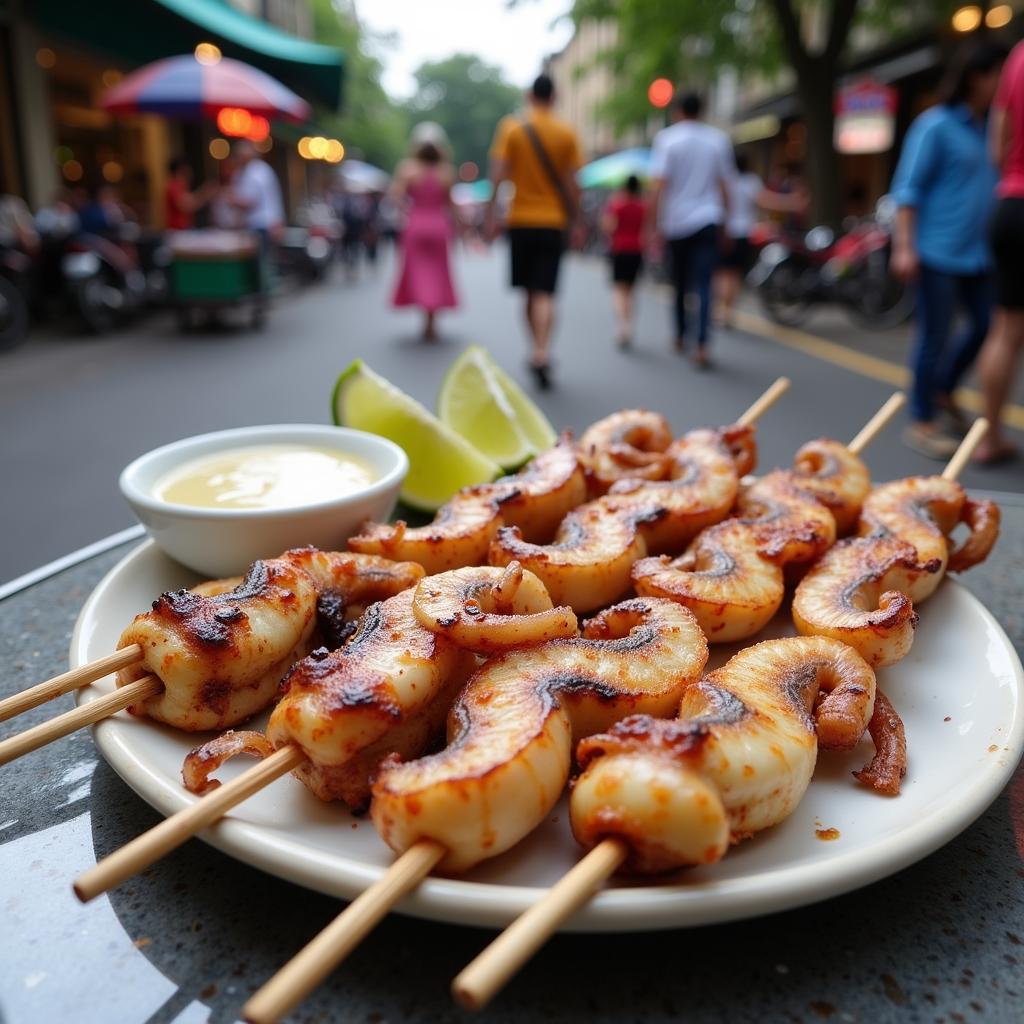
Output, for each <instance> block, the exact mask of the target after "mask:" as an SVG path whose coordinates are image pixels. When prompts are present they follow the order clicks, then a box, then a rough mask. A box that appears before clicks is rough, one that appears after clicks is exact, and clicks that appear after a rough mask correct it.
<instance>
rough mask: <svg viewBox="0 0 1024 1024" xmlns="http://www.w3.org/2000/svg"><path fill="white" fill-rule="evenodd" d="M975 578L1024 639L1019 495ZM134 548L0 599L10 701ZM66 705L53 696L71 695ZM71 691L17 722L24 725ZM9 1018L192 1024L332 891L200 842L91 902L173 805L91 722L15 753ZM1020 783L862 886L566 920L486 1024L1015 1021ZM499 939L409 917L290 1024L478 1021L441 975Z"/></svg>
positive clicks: (0, 936)
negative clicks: (694, 916)
mask: <svg viewBox="0 0 1024 1024" xmlns="http://www.w3.org/2000/svg"><path fill="white" fill-rule="evenodd" d="M1005 497H1006V502H1007V503H1006V504H1004V517H1005V518H1004V534H1003V537H1002V539H1001V540H1000V543H999V547H998V548H997V552H996V556H995V557H993V558H992V559H990V560H989V562H987V563H986V564H985V565H983V566H981V567H979V568H977V569H975V570H972V571H971V572H970V573H968V574H966V575H965V576H964V578H963V581H964V583H965V584H966V585H967V586H968V587H969V588H970V589H971V590H972V591H974V592H975V593H976V594H977V595H978V596H979V597H981V599H982V600H983V601H984V602H985V603H986V604H987V605H988V607H989V608H990V609H991V610H992V611H993V613H994V614H995V615H996V617H997V618H998V619H999V621H1000V622H1001V623H1002V625H1003V627H1004V628H1005V629H1006V631H1007V633H1008V634H1009V636H1010V637H1011V639H1012V640H1013V642H1014V644H1015V646H1016V648H1017V650H1018V652H1021V651H1022V650H1024V605H1022V602H1021V579H1022V573H1021V570H1022V567H1024V507H1022V506H1020V505H1017V504H1009V503H1010V502H1019V500H1020V499H1019V498H1014V497H1012V496H1005ZM127 550H129V549H128V548H126V547H121V548H117V549H115V550H112V551H109V552H107V553H105V554H103V555H100V556H97V557H93V558H90V559H88V560H86V561H84V562H82V563H80V564H78V565H76V566H74V567H73V568H71V569H68V570H66V571H64V572H61V573H60V574H58V575H55V576H52V577H50V578H48V579H46V580H44V581H43V582H40V583H37V584H35V585H33V586H31V587H29V588H28V589H26V590H22V591H21V592H19V593H16V594H14V595H13V596H10V597H8V598H7V599H5V600H3V601H0V695H6V694H9V693H13V692H15V691H17V690H20V689H23V688H24V687H26V686H28V685H30V684H31V683H33V682H36V681H38V680H40V679H44V678H46V677H48V676H50V675H53V674H55V673H57V672H59V671H61V670H62V669H63V668H64V667H65V665H66V661H65V659H66V657H67V650H68V643H69V640H70V636H71V630H72V627H73V625H74V621H75V617H76V616H77V614H78V611H79V609H80V607H81V605H82V603H83V602H84V600H85V599H86V597H87V596H88V594H89V592H90V590H91V589H92V587H93V586H94V585H95V584H96V583H97V582H98V580H99V579H100V577H101V576H102V575H103V574H104V573H105V572H106V571H107V570H108V569H109V568H110V567H111V566H112V565H114V564H115V562H116V561H117V560H118V559H119V558H120V557H122V556H123V555H124V554H125V552H126V551H127ZM58 705H59V707H58ZM70 706H71V699H70V697H65V698H62V699H61V700H60V701H58V702H55V704H54V705H49V706H46V707H43V708H38V709H36V710H35V711H33V712H30V713H28V714H27V715H24V716H22V717H21V718H19V719H17V720H16V721H12V722H7V723H4V724H3V725H0V736H6V735H10V734H11V733H13V732H15V731H17V730H18V729H20V728H22V727H24V726H25V725H28V724H34V723H35V722H37V721H41V720H43V719H44V718H47V717H49V716H51V715H53V714H54V713H55V711H57V710H61V711H63V710H66V709H67V708H68V707H70ZM0 773H2V775H0V778H2V781H3V785H2V789H0V1024H28V1022H32V1024H35V1022H40V1024H44V1022H45V1024H50V1022H56V1021H66V1022H74V1024H92V1022H97V1024H99V1022H102V1024H122V1022H123V1024H169V1022H171V1021H175V1022H181V1024H195V1022H201V1021H213V1022H218V1024H220V1022H232V1021H235V1020H237V1019H238V1014H239V1013H240V1010H241V1006H242V1004H243V1002H244V1001H245V999H246V998H247V996H248V995H249V994H251V993H252V992H253V991H254V990H255V988H256V987H257V986H258V985H259V984H260V983H261V982H262V981H264V980H265V979H266V978H268V977H269V976H270V975H271V974H272V973H273V972H274V970H275V969H276V968H277V967H279V966H280V965H281V963H282V962H283V961H284V959H286V957H287V955H290V954H291V953H292V952H293V951H295V950H297V949H299V948H300V947H301V946H302V945H303V944H304V943H305V942H306V941H307V940H308V939H310V938H311V937H312V936H313V935H314V934H315V933H316V932H317V931H319V929H320V928H321V927H323V926H324V925H325V924H326V923H327V922H328V921H329V920H330V919H331V918H332V917H333V916H334V915H335V914H336V913H337V910H338V907H339V904H338V902H336V901H334V900H331V899H328V898H326V897H323V896H320V895H317V894H314V893H312V892H308V891H306V890H304V889H301V888H299V887H298V886H295V885H292V884H289V883H287V882H282V881H279V880H278V879H276V878H272V877H271V876H269V875H265V874H262V873H260V872H259V871H256V870H254V869H252V868H249V867H246V866H245V865H242V864H239V863H237V862H235V861H233V860H231V859H229V858H228V857H226V856H225V855H223V854H221V853H219V852H217V851H216V850H214V849H212V848H210V847H208V846H206V845H205V844H204V843H202V842H199V841H197V840H193V841H191V842H189V843H188V844H187V845H186V846H184V847H183V848H181V849H179V850H178V851H177V852H175V853H174V854H172V855H171V856H170V857H168V858H166V859H165V860H163V861H161V862H160V863H159V864H157V865H156V866H154V867H153V868H152V869H150V870H148V871H146V872H145V873H144V874H143V875H142V876H141V877H138V878H136V879H133V880H132V881H130V882H129V883H127V884H125V885H123V886H122V887H121V888H119V889H117V890H116V891H115V892H114V893H113V894H112V895H111V896H109V897H106V896H104V897H102V898H101V899H99V900H97V901H95V902H94V903H93V904H90V905H89V906H87V907H83V906H81V905H79V904H78V902H77V901H76V900H75V898H74V897H73V895H72V893H71V888H70V885H69V882H70V880H71V879H72V878H73V877H75V876H76V875H78V874H79V873H80V872H81V871H82V870H84V869H85V868H87V867H89V866H90V865H92V864H93V863H95V861H96V859H97V858H98V857H100V856H103V855H105V854H106V853H108V852H110V851H112V850H114V849H116V848H117V847H119V846H121V845H122V844H123V843H124V842H126V841H127V840H128V839H130V838H132V837H133V836H135V835H137V834H138V833H139V832H141V831H142V830H144V829H146V828H148V827H149V826H151V825H153V824H154V823H155V822H156V821H157V820H158V819H157V815H156V813H155V812H154V811H153V810H152V809H151V808H150V807H149V806H148V805H146V804H145V803H143V802H142V801H141V800H140V799H139V798H138V797H137V796H135V794H134V793H132V792H131V790H129V789H128V787H127V786H126V785H125V784H124V783H123V782H122V781H121V780H120V779H119V778H118V777H117V776H116V775H115V774H114V772H113V771H112V770H111V769H110V768H109V767H108V766H107V765H106V763H105V762H104V761H102V760H100V759H98V756H97V752H96V750H95V748H94V746H93V743H92V739H91V738H90V735H89V733H88V732H82V733H78V734H76V735H74V736H71V737H69V738H67V739H64V740H62V741H61V742H58V743H56V744H53V745H52V746H50V747H47V748H44V749H42V750H39V751H36V752H35V753H34V754H32V755H29V756H27V757H25V758H23V759H21V760H20V761H17V762H15V763H14V764H13V765H9V766H7V767H5V768H3V769H0ZM1022 880H1024V775H1022V772H1021V769H1020V768H1018V770H1017V772H1016V774H1015V775H1014V777H1013V779H1012V781H1011V783H1010V785H1009V786H1008V787H1007V788H1006V790H1005V791H1004V792H1003V793H1002V794H1001V795H1000V796H999V797H998V799H997V800H996V801H995V803H994V804H993V805H992V806H991V807H990V808H989V809H988V810H987V811H986V812H985V813H984V814H983V815H982V816H981V817H980V818H979V819H978V820H977V821H976V822H975V823H974V824H973V825H972V826H971V827H970V828H968V829H967V830H966V831H965V832H964V833H963V834H962V835H960V836H959V837H958V838H956V839H954V840H953V841H952V842H951V843H949V844H948V845H947V846H946V847H944V848H943V849H941V850H939V851H938V852H936V853H934V854H932V855H931V856H930V857H927V858H925V859H924V860H923V861H921V862H920V863H918V864H916V865H914V866H913V867H910V868H908V869H906V870H904V871H902V872H900V873H899V874H897V875H895V876H893V877H891V878H889V879H887V880H885V881H882V882H878V883H876V884H874V885H871V886H869V887H867V888H865V889H861V890H859V891H856V892H853V893H850V894H849V895H846V896H842V897H838V898H835V899H831V900H827V901H826V902H823V903H820V904H817V905H814V906H810V907H805V908H802V909H800V910H794V911H790V912H787V913H782V914H774V915H772V916H769V917H764V918H760V919H757V920H752V921H745V922H737V923H733V924H728V925H721V926H715V927H703V928H696V929H692V930H676V931H661V932H650V933H641V934H628V935H590V936H588V935H562V936H558V937H556V938H555V939H554V940H553V941H552V942H551V943H550V944H549V945H548V946H547V947H546V948H545V950H544V952H543V953H542V954H541V955H540V956H539V957H538V958H537V959H536V960H535V961H534V962H533V963H532V964H530V965H529V966H528V967H527V968H526V969H525V970H524V971H523V972H522V974H521V975H520V976H519V977H518V978H517V979H515V980H514V981H513V983H512V984H511V985H510V986H509V988H508V989H507V990H506V991H505V992H504V993H503V995H501V996H500V997H499V998H498V1000H497V1001H496V1002H495V1003H494V1004H493V1005H492V1007H490V1008H489V1009H488V1010H486V1011H485V1012H484V1013H482V1014H480V1015H478V1017H477V1018H476V1019H483V1020H486V1021H495V1022H501V1024H527V1022H530V1024H533V1022H536V1021H548V1022H555V1024H557V1022H568V1021H582V1020H586V1021H587V1022H588V1024H595V1022H608V1024H621V1022H628V1021H636V1022H641V1021H644V1022H652V1024H653V1022H663V1021H664V1022H668V1021H681V1020H685V1021H688V1022H704V1021H708V1022H728V1024H744V1022H758V1024H760V1022H764V1021H792V1022H797V1021H806V1022H817V1021H843V1022H849V1021H864V1022H876V1021H889V1020H893V1021H901V1022H902V1021H921V1022H929V1024H931V1022H936V1024H945V1022H950V1024H953V1022H958V1024H959V1022H965V1021H975V1020H977V1021H986V1022H1003V1021H1016V1020H1020V1019H1021V1015H1022V1009H1021V1007H1022V1006H1024V1002H1022V1000H1024V901H1022V898H1024V881H1022ZM487 938H488V933H486V932H484V931H481V930H477V929H472V928H462V927H454V926H446V925H440V924H434V923H430V922H425V921H418V920H414V919H411V918H405V917H401V916H398V915H393V916H392V917H390V918H389V919H388V920H386V921H385V922H384V923H383V924H382V925H381V926H380V927H379V928H378V929H377V930H376V931H375V932H374V933H373V934H372V935H371V936H370V937H369V938H368V939H367V940H366V941H365V942H364V943H363V944H362V946H361V947H360V948H359V949H358V950H357V951H356V952H355V953H354V954H353V955H352V956H351V958H350V959H349V961H348V962H347V963H346V964H345V965H344V966H343V968H342V969H341V970H339V971H337V972H336V973H335V974H334V975H333V976H332V977H331V978H330V980H329V981H328V982H327V983H326V984H325V985H323V986H322V987H321V988H320V989H319V990H317V992H316V993H315V994H314V995H313V996H312V997H311V998H310V999H309V1000H307V1001H306V1003H305V1004H303V1006H302V1007H301V1008H300V1009H299V1010H298V1011H296V1012H295V1013H294V1014H293V1015H292V1016H291V1017H290V1018H289V1020H294V1021H324V1022H333V1021H338V1022H346V1024H347V1022H354V1024H356V1022H358V1024H399V1022H403V1024H405V1022H420V1021H423V1022H428V1021H429V1022H449V1021H468V1020H471V1019H473V1017H472V1016H471V1015H470V1014H468V1013H466V1012H464V1011H462V1010H459V1009H458V1008H457V1007H455V1006H454V1005H453V1004H452V1002H451V1000H450V998H449V995H448V983H449V981H450V979H451V978H452V977H453V975H454V974H455V973H456V972H457V971H458V970H459V969H460V968H461V967H462V966H464V965H465V964H466V963H467V962H468V961H469V960H470V959H471V958H472V957H473V956H474V955H475V954H476V953H477V952H478V951H479V950H480V949H481V948H482V946H483V945H484V943H485V941H486V939H487Z"/></svg>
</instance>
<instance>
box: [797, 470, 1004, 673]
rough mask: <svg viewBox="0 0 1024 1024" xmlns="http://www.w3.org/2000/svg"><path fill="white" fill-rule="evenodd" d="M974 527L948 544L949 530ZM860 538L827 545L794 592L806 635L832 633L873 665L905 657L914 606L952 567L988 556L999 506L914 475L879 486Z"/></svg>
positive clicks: (911, 637)
mask: <svg viewBox="0 0 1024 1024" xmlns="http://www.w3.org/2000/svg"><path fill="white" fill-rule="evenodd" d="M961 523H963V524H964V525H966V526H967V528H968V530H969V531H970V532H969V534H968V536H967V538H966V539H965V540H964V542H963V543H962V544H961V545H960V546H959V547H957V548H955V549H953V550H952V551H951V550H950V541H949V535H950V534H951V533H952V532H953V530H954V529H955V528H956V527H957V526H958V525H959V524H961ZM858 529H859V532H860V534H861V536H860V537H857V538H854V539H851V540H847V541H843V542H841V543H840V544H837V545H836V546H835V547H834V548H833V549H832V550H831V551H829V552H828V553H827V554H826V555H825V557H824V558H822V559H821V561H819V562H818V564H817V565H815V566H814V568H813V569H811V571H810V572H809V573H808V574H807V575H806V576H805V577H804V579H803V580H802V581H801V582H800V585H799V586H798V587H797V589H796V593H795V594H794V596H793V621H794V623H795V624H796V627H797V629H798V630H799V631H800V632H801V633H803V634H805V635H811V634H814V635H818V636H831V637H835V638H836V639H839V640H843V641H844V642H846V643H848V644H850V645H851V646H852V647H854V648H856V650H858V651H859V652H860V653H861V654H862V655H863V656H864V657H865V658H866V659H867V660H868V661H869V662H870V663H871V664H872V665H876V666H881V665H891V664H893V663H895V662H897V661H899V660H900V659H901V658H903V657H905V656H906V654H907V652H908V651H909V650H910V647H911V644H912V643H913V640H914V627H915V626H916V624H917V615H916V613H915V612H914V605H915V604H918V603H920V602H921V601H923V600H925V599H926V598H928V597H929V596H930V595H931V594H933V593H934V592H935V588H936V587H937V586H938V585H939V583H940V582H941V580H942V577H943V575H944V574H945V572H946V570H947V569H951V570H953V571H955V572H960V571H963V570H964V569H968V568H970V567H971V566H972V565H975V564H977V563H978V562H980V561H982V560H984V559H985V558H986V557H987V555H988V553H989V551H991V549H992V546H993V544H995V541H996V538H997V536H998V534H999V507H998V506H997V505H995V504H994V503H993V502H991V501H972V500H971V499H969V498H968V497H967V496H966V494H965V493H964V490H963V488H962V487H961V486H960V485H959V484H958V483H956V482H955V481H952V480H945V479H943V478H942V477H938V476H934V477H910V478H908V479H906V480H897V481H895V482H893V483H890V484H885V485H883V486H882V487H878V488H876V489H875V490H874V491H873V492H872V493H871V494H870V495H869V496H868V498H867V500H866V501H865V502H864V510H863V513H862V515H861V518H860V524H859V527H858Z"/></svg>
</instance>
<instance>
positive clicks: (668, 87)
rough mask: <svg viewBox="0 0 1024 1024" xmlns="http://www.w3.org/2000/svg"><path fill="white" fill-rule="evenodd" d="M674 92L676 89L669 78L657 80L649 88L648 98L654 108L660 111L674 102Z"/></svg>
mask: <svg viewBox="0 0 1024 1024" xmlns="http://www.w3.org/2000/svg"><path fill="white" fill-rule="evenodd" d="M674 92H675V89H674V88H673V87H672V83H671V82H670V81H669V80H668V79H667V78H656V79H655V80H654V81H653V82H651V84H650V85H649V86H648V87H647V98H648V99H649V100H650V101H651V106H652V107H657V108H658V109H659V110H660V109H661V108H662V107H667V106H668V105H669V104H670V103H671V102H672V94H673V93H674Z"/></svg>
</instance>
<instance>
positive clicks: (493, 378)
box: [437, 345, 557, 469]
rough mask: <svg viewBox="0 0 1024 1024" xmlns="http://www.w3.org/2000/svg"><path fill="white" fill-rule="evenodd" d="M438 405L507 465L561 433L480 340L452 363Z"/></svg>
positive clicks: (445, 416)
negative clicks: (479, 343)
mask: <svg viewBox="0 0 1024 1024" xmlns="http://www.w3.org/2000/svg"><path fill="white" fill-rule="evenodd" d="M437 409H438V414H439V415H440V417H441V420H442V422H443V423H445V424H447V425H448V426H449V427H451V428H452V429H453V430H457V431H458V432H459V433H460V434H461V435H462V436H463V437H464V438H466V440H467V441H470V442H471V443H472V444H473V445H475V446H476V447H477V448H479V449H480V451H482V452H483V453H484V454H485V455H487V456H488V457H489V458H492V459H493V460H494V461H495V462H497V463H499V464H500V465H501V466H503V467H504V468H505V469H516V468H517V467H518V466H521V465H522V464H523V463H524V462H526V461H527V460H528V459H531V458H532V457H533V456H534V455H536V454H537V453H538V452H540V451H543V450H544V449H545V448H550V447H551V445H553V444H554V443H555V440H556V438H557V435H556V434H555V431H554V428H553V427H552V426H551V424H550V423H549V422H548V419H547V417H546V416H545V415H544V413H542V412H541V411H540V409H538V408H537V406H535V405H534V404H533V402H532V401H530V399H529V398H528V397H527V396H526V394H525V393H524V392H523V390H522V388H520V387H519V385H518V384H517V383H516V382H515V381H514V380H512V378H511V377H509V376H508V375H507V374H506V373H505V371H504V370H502V368H501V367H500V366H498V364H497V363H496V362H495V361H494V360H493V359H492V358H491V356H490V354H489V353H488V352H487V350H486V349H483V348H481V347H480V346H479V345H471V346H470V347H469V348H467V349H466V351H465V352H463V353H462V355H460V356H459V357H458V359H456V360H455V362H454V363H452V365H451V366H450V367H449V369H448V372H447V373H446V374H445V377H444V381H443V382H442V384H441V394H440V395H439V396H438V400H437Z"/></svg>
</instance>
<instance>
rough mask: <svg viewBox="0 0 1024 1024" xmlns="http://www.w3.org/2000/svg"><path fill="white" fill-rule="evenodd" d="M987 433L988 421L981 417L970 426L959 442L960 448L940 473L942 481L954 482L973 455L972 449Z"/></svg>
mask: <svg viewBox="0 0 1024 1024" xmlns="http://www.w3.org/2000/svg"><path fill="white" fill-rule="evenodd" d="M987 433H988V420H987V419H985V418H984V417H983V416H982V417H979V418H978V419H976V420H975V421H974V422H973V423H972V424H971V429H970V430H968V431H967V435H966V436H965V437H964V439H963V440H962V441H961V442H960V447H959V448H957V450H956V451H955V452H953V457H952V458H951V459H950V460H949V462H948V463H947V464H946V468H945V469H944V470H943V471H942V479H943V480H955V479H956V478H957V477H958V476H959V475H960V474H961V473H962V472H963V471H964V467H965V466H966V465H967V463H968V462H970V459H971V456H972V455H973V454H974V449H975V448H977V447H978V444H979V442H980V441H981V439H982V438H983V437H984V436H985V435H986V434H987Z"/></svg>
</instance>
